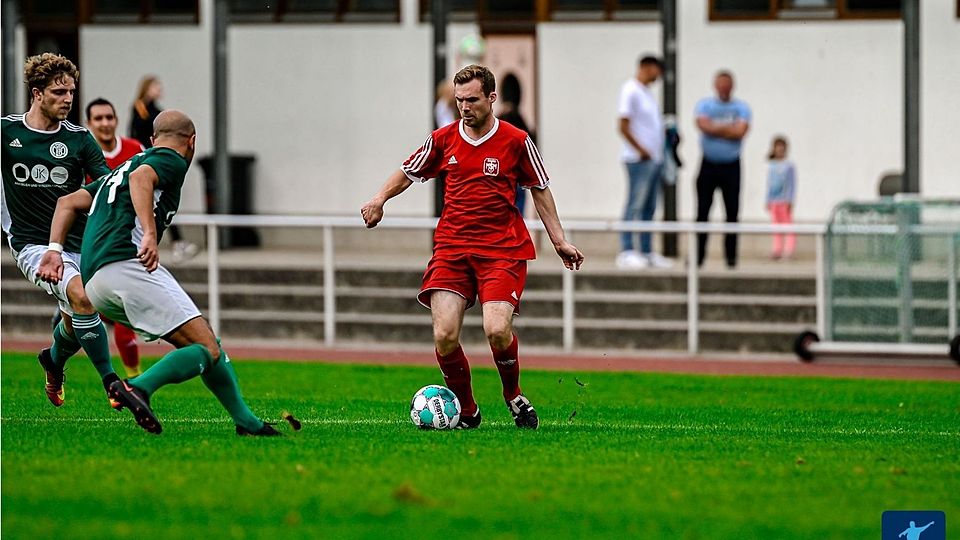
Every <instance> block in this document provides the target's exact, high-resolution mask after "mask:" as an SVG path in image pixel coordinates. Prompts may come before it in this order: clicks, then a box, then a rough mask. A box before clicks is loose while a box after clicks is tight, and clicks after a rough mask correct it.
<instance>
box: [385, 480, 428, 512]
mask: <svg viewBox="0 0 960 540" xmlns="http://www.w3.org/2000/svg"><path fill="white" fill-rule="evenodd" d="M393 498H394V499H396V500H398V501H400V502H402V503H407V504H419V505H424V506H426V505H429V504H431V502H430V499H428V498H426V497H424V496H423V494H422V493H420V492H419V491H417V488H415V487H413V486H412V485H410V483H409V482H404V483H403V484H400V486H399V487H397V489H395V490H393Z"/></svg>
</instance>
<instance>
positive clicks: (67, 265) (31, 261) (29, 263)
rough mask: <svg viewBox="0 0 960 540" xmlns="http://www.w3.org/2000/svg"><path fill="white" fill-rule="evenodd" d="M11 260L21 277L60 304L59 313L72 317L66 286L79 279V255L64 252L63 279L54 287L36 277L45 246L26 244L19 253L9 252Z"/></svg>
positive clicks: (45, 249) (45, 250)
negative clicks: (11, 256)
mask: <svg viewBox="0 0 960 540" xmlns="http://www.w3.org/2000/svg"><path fill="white" fill-rule="evenodd" d="M11 251H12V252H13V258H14V259H16V260H17V267H18V268H20V271H21V272H23V275H24V276H25V277H26V278H27V279H29V280H30V281H31V282H32V283H33V284H35V285H36V286H37V287H40V288H41V289H43V290H45V291H47V294H51V295H53V297H54V298H56V299H57V302H59V303H60V311H62V312H64V313H66V314H67V315H70V316H71V317H72V316H73V309H72V308H71V307H70V300H68V299H67V284H68V283H70V280H72V279H73V278H75V277H80V254H79V253H70V252H67V251H64V252H63V253H62V254H61V256H62V257H63V279H61V280H60V282H59V283H57V284H56V285H54V284H53V283H47V282H45V281H43V280H41V279H40V278H38V277H37V270H39V269H40V259H42V258H43V254H44V253H46V252H47V246H40V245H37V244H28V245H26V246H24V248H23V249H21V250H20V251H19V252H17V251H14V250H11Z"/></svg>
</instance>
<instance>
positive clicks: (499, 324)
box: [483, 321, 513, 349]
mask: <svg viewBox="0 0 960 540" xmlns="http://www.w3.org/2000/svg"><path fill="white" fill-rule="evenodd" d="M483 331H484V333H486V334H487V341H488V342H490V344H491V345H493V346H495V347H497V348H499V349H503V348H506V347H508V346H509V345H510V342H511V341H513V327H512V326H511V324H510V322H509V321H491V322H485V323H484V324H483Z"/></svg>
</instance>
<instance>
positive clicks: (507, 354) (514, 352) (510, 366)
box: [490, 334, 520, 401]
mask: <svg viewBox="0 0 960 540" xmlns="http://www.w3.org/2000/svg"><path fill="white" fill-rule="evenodd" d="M490 350H491V351H493V363H494V364H496V365H497V371H499V372H500V382H501V383H503V399H505V400H507V401H510V400H511V399H514V398H515V397H517V396H519V395H520V355H519V352H520V342H519V341H517V336H516V334H514V336H513V341H511V342H510V346H509V347H507V348H506V349H504V350H502V351H498V350H496V349H494V348H493V347H492V346H491V347H490Z"/></svg>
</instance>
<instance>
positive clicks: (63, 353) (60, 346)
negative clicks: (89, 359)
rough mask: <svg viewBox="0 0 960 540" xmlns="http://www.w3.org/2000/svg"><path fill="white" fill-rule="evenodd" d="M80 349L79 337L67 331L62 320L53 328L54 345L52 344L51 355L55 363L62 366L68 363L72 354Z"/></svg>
mask: <svg viewBox="0 0 960 540" xmlns="http://www.w3.org/2000/svg"><path fill="white" fill-rule="evenodd" d="M79 350H80V342H79V341H77V338H75V337H73V336H71V335H70V334H68V333H67V328H66V327H65V326H64V325H63V320H61V321H60V322H59V323H58V324H57V326H56V327H55V328H54V329H53V345H51V346H50V356H52V357H53V363H55V364H57V365H58V366H60V367H63V366H65V365H66V363H67V360H69V359H70V357H71V356H73V355H75V354H77V351H79Z"/></svg>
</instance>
